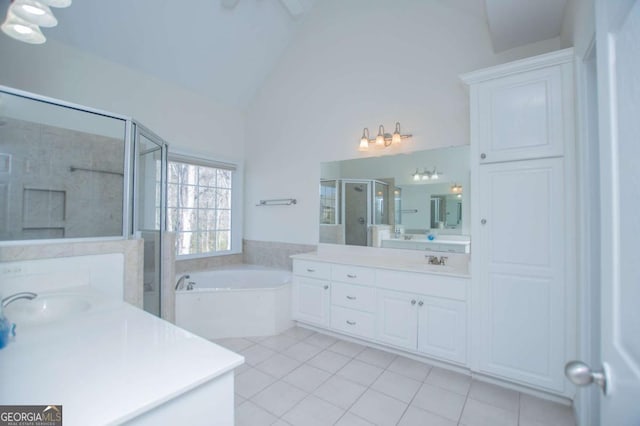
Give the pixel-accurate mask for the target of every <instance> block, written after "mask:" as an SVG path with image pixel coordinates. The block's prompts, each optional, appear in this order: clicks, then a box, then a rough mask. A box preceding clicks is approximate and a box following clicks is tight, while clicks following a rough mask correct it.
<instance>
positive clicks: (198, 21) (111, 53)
mask: <svg viewBox="0 0 640 426" xmlns="http://www.w3.org/2000/svg"><path fill="white" fill-rule="evenodd" d="M299 1H300V4H301V5H302V8H303V13H302V14H301V15H299V16H296V17H294V16H292V15H291V14H290V13H289V11H288V10H287V9H286V8H285V4H286V3H287V2H283V1H282V0H234V1H228V0H185V1H175V0H135V1H131V0H109V1H98V0H93V1H90V0H84V1H81V0H77V1H74V3H73V5H72V6H71V7H69V8H67V9H57V10H56V15H57V16H58V19H59V22H60V24H59V25H58V26H57V27H55V28H51V29H47V31H46V35H47V36H48V37H49V38H51V39H54V40H57V41H59V42H62V43H64V44H68V45H71V46H74V47H76V48H79V49H81V50H85V51H88V52H91V53H92V54H95V55H98V56H101V57H103V58H106V59H108V60H111V61H113V62H117V63H120V64H123V65H125V66H128V67H131V68H133V69H137V70H139V71H142V72H144V73H148V74H151V75H154V76H156V77H159V78H161V79H164V80H167V81H170V82H172V83H174V84H176V85H179V86H182V87H184V88H187V89H189V90H193V91H196V92H198V93H201V94H203V95H204V96H207V97H208V98H211V99H213V100H215V101H218V102H220V103H223V104H225V105H229V106H235V107H240V108H245V107H246V106H247V105H248V104H249V102H250V101H251V99H252V98H253V97H254V95H255V93H256V91H257V90H258V89H259V88H260V86H261V85H262V83H263V82H264V80H265V79H266V78H267V76H268V75H269V73H270V71H271V70H272V69H273V67H274V66H275V64H276V63H277V61H278V60H279V58H280V57H281V55H282V53H283V52H284V50H285V49H286V48H287V46H288V45H289V43H290V42H291V41H292V40H293V39H294V37H295V35H296V31H297V30H298V28H300V27H301V26H302V25H304V23H305V19H306V18H307V17H308V16H309V14H312V13H314V10H313V9H314V4H315V7H321V4H322V2H324V1H328V0H299ZM341 1H351V0H341ZM388 1H389V2H394V3H393V4H394V6H395V7H402V5H403V3H405V2H406V4H410V2H411V1H433V2H439V3H444V4H446V5H447V6H450V7H453V8H455V9H456V10H457V11H459V12H460V13H465V14H473V15H474V16H477V17H478V19H484V20H486V21H487V25H488V31H489V33H490V34H491V38H492V41H493V45H494V49H495V50H496V51H497V52H498V51H502V50H505V49H510V48H513V47H518V46H521V45H524V44H528V43H532V42H536V41H541V40H546V39H549V38H553V37H557V36H558V35H560V31H561V29H562V28H561V27H562V22H563V14H564V11H565V9H566V5H565V3H566V2H567V0H535V1H531V0H388ZM223 4H227V5H229V4H231V5H232V6H233V7H231V8H229V7H224V5H223Z"/></svg>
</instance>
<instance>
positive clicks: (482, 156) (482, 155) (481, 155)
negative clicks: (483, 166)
mask: <svg viewBox="0 0 640 426" xmlns="http://www.w3.org/2000/svg"><path fill="white" fill-rule="evenodd" d="M480 158H481V159H483V160H484V159H485V158H487V154H485V153H484V152H483V153H482V154H480Z"/></svg>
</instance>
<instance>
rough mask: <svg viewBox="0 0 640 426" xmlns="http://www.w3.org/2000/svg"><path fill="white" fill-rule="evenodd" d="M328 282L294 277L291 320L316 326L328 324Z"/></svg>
mask: <svg viewBox="0 0 640 426" xmlns="http://www.w3.org/2000/svg"><path fill="white" fill-rule="evenodd" d="M329 294H330V292H329V282H328V281H324V280H316V279H313V278H305V277H298V276H296V277H294V280H293V310H292V313H293V319H296V320H300V321H305V322H310V323H314V324H318V325H328V324H329Z"/></svg>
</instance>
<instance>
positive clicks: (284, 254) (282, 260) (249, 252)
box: [242, 240, 317, 271]
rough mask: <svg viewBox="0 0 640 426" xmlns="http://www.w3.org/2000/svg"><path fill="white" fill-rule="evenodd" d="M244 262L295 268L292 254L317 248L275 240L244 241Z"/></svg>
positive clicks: (272, 266) (279, 267) (289, 268)
mask: <svg viewBox="0 0 640 426" xmlns="http://www.w3.org/2000/svg"><path fill="white" fill-rule="evenodd" d="M242 246H243V254H244V263H249V264H252V265H262V266H267V267H270V268H278V269H287V270H289V271H291V270H292V269H293V262H292V260H291V256H293V255H295V254H300V253H309V252H312V251H315V250H316V248H317V247H316V246H315V245H310V244H293V243H279V242H275V241H254V240H244V241H243V244H242Z"/></svg>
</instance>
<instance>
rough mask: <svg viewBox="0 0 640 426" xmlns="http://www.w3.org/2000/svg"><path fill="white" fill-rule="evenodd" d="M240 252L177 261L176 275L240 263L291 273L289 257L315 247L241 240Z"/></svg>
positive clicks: (312, 249)
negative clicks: (284, 270) (241, 251)
mask: <svg viewBox="0 0 640 426" xmlns="http://www.w3.org/2000/svg"><path fill="white" fill-rule="evenodd" d="M242 250H243V253H240V254H229V255H222V256H209V257H199V258H195V259H177V260H176V274H185V273H188V272H192V271H207V270H211V269H217V268H220V267H223V266H229V265H237V264H242V263H246V264H250V265H261V266H266V267H268V268H277V269H286V270H289V271H291V270H292V268H293V266H292V261H291V256H292V255H294V254H299V253H308V252H311V251H314V250H316V246H315V245H308V244H292V243H279V242H275V241H253V240H243V241H242ZM174 285H175V283H174Z"/></svg>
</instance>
